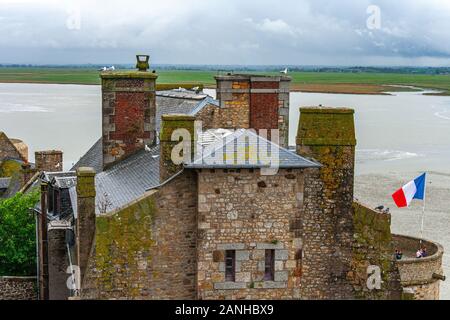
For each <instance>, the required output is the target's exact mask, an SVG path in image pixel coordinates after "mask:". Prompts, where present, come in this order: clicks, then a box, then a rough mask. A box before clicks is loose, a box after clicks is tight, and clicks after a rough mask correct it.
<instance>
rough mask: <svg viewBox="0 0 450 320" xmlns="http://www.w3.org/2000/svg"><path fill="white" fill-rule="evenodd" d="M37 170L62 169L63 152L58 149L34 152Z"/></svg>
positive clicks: (57, 170)
mask: <svg viewBox="0 0 450 320" xmlns="http://www.w3.org/2000/svg"><path fill="white" fill-rule="evenodd" d="M34 158H35V162H36V170H37V171H46V172H60V171H63V153H62V151H58V150H48V151H36V152H35V153H34Z"/></svg>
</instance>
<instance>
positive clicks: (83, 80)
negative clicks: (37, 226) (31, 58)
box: [0, 68, 450, 95]
mask: <svg viewBox="0 0 450 320" xmlns="http://www.w3.org/2000/svg"><path fill="white" fill-rule="evenodd" d="M157 73H158V76H159V77H158V83H202V84H204V85H205V86H214V84H215V80H214V76H215V75H216V74H217V72H214V71H192V70H173V71H170V70H157ZM264 74H272V75H273V74H275V75H276V74H278V73H276V72H266V73H264ZM289 76H290V77H292V89H293V90H298V91H309V92H338V93H339V92H347V93H382V92H385V91H393V90H392V89H391V88H389V89H388V88H386V87H383V86H385V85H411V86H417V87H421V88H428V89H438V90H442V91H444V94H445V95H450V75H424V74H397V73H364V72H361V73H339V72H291V73H289ZM0 82H12V83H16V82H24V83H60V84H100V79H99V72H98V71H96V70H90V69H85V68H78V69H68V68H0ZM395 90H397V91H403V90H407V89H401V88H397V89H395Z"/></svg>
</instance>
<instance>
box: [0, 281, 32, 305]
mask: <svg viewBox="0 0 450 320" xmlns="http://www.w3.org/2000/svg"><path fill="white" fill-rule="evenodd" d="M0 300H37V291H36V277H0Z"/></svg>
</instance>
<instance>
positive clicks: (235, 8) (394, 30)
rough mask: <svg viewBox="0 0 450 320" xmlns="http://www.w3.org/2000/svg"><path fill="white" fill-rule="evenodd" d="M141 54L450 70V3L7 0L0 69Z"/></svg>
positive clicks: (0, 7) (199, 60) (1, 14)
mask: <svg viewBox="0 0 450 320" xmlns="http://www.w3.org/2000/svg"><path fill="white" fill-rule="evenodd" d="M371 5H376V6H378V7H379V8H380V15H379V17H380V20H378V19H377V17H378V16H377V13H376V10H374V9H373V7H369V6H371ZM368 8H369V11H368ZM368 20H369V23H368ZM136 53H148V54H150V55H151V60H152V62H153V63H175V64H254V65H260V64H277V65H287V64H295V65H419V66H420V65H422V66H425V65H431V66H450V1H449V0H395V1H393V0H373V1H366V0H189V1H186V0H152V1H138V0H122V1H115V0H97V1H95V3H94V1H92V0H86V1H84V0H80V1H75V0H73V1H66V0H34V1H33V0H0V63H33V64H67V63H105V64H106V63H133V62H134V55H135V54H136Z"/></svg>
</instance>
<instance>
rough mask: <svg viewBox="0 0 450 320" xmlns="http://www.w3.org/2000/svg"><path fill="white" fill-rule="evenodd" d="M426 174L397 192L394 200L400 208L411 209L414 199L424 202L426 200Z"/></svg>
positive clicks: (393, 196)
mask: <svg viewBox="0 0 450 320" xmlns="http://www.w3.org/2000/svg"><path fill="white" fill-rule="evenodd" d="M425 181H426V173H424V174H423V175H421V176H420V177H418V178H416V179H414V180H413V181H411V182H408V183H407V184H406V185H404V186H403V188H401V189H400V190H398V191H396V192H395V193H394V194H393V195H392V198H393V199H394V202H395V204H396V205H397V207H399V208H404V207H409V204H410V203H411V201H412V199H418V200H424V199H425V185H426V183H425Z"/></svg>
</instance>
